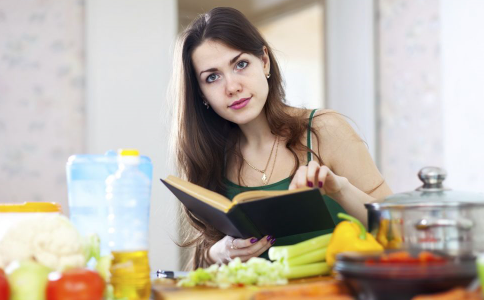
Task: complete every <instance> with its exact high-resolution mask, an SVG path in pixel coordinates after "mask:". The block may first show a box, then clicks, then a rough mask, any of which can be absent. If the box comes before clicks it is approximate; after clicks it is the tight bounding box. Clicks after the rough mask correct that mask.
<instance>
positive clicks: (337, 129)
mask: <svg viewBox="0 0 484 300" xmlns="http://www.w3.org/2000/svg"><path fill="white" fill-rule="evenodd" d="M313 128H314V129H315V130H316V131H317V132H318V136H319V143H318V142H317V140H316V136H315V135H314V134H312V136H311V140H312V144H313V150H314V151H315V152H316V153H318V155H319V156H320V157H321V158H322V160H323V166H320V165H319V164H318V163H317V162H316V161H314V160H313V161H312V162H311V163H310V164H309V165H308V166H307V167H306V166H304V167H300V168H299V169H298V171H297V172H296V174H295V176H294V178H293V180H292V182H291V185H290V189H291V188H297V187H300V186H306V185H309V186H311V185H313V186H315V187H316V186H319V187H320V189H321V193H323V194H327V195H328V196H330V197H331V198H332V199H334V200H335V201H337V202H338V203H339V204H340V205H341V206H342V207H343V208H344V209H345V210H346V211H347V212H348V213H349V214H351V215H353V216H355V217H357V218H358V219H359V220H361V221H362V222H363V223H364V224H367V211H366V208H365V207H364V204H365V203H369V202H375V201H377V200H378V199H380V198H383V197H385V196H387V195H390V194H392V191H391V190H390V188H389V187H388V185H387V184H386V182H385V181H384V179H383V177H382V176H381V174H380V172H379V171H378V169H377V167H376V165H375V163H374V162H373V160H372V158H371V156H370V154H369V152H368V149H367V145H366V143H365V142H364V141H363V140H362V139H361V138H360V137H359V136H358V135H357V134H356V132H355V131H354V130H353V128H352V127H351V125H350V124H348V122H346V120H345V119H344V117H343V116H341V115H340V114H338V113H336V112H333V111H328V110H326V111H321V112H319V113H318V114H317V115H316V117H315V118H314V120H313ZM318 145H319V147H318ZM321 184H322V188H321V186H320V185H321Z"/></svg>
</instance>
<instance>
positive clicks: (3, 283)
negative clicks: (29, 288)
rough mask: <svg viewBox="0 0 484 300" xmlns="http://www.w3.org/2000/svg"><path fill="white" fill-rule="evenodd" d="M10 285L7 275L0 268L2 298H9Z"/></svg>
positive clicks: (0, 292)
mask: <svg viewBox="0 0 484 300" xmlns="http://www.w3.org/2000/svg"><path fill="white" fill-rule="evenodd" d="M9 297H10V287H9V286H8V281H7V275H5V272H4V271H3V270H2V269H0V299H9Z"/></svg>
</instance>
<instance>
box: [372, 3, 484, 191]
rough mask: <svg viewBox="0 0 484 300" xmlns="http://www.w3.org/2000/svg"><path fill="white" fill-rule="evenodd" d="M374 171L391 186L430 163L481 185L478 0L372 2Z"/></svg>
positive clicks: (482, 46) (455, 180)
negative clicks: (376, 96) (376, 93)
mask: <svg viewBox="0 0 484 300" xmlns="http://www.w3.org/2000/svg"><path fill="white" fill-rule="evenodd" d="M378 3H379V7H378V9H379V12H380V18H379V19H378V20H377V21H378V23H379V25H378V34H379V40H378V41H379V56H378V57H379V58H378V66H379V68H378V70H379V76H378V77H379V81H378V84H379V90H380V96H381V98H380V110H379V118H380V120H381V124H380V127H379V129H380V131H379V133H380V144H379V146H380V149H381V150H380V151H381V158H380V161H381V164H380V167H381V168H380V170H381V171H382V172H383V174H384V176H385V178H386V179H387V181H388V183H389V184H390V186H391V187H392V188H393V190H394V191H395V192H403V191H408V190H413V189H415V188H417V187H419V186H420V185H421V184H422V183H421V182H420V181H419V180H418V178H417V173H418V171H419V170H420V169H421V168H422V167H425V166H429V165H436V166H439V167H443V168H444V169H446V170H447V172H448V179H447V180H446V181H445V185H446V186H448V187H450V188H452V189H455V190H471V191H479V192H483V191H484V174H483V172H482V169H483V167H484V156H483V155H482V153H483V152H484V142H483V139H482V138H481V135H482V132H483V130H484V118H482V113H481V112H482V111H483V110H484V101H483V100H484V85H483V84H482V82H483V78H484V56H483V55H482V53H484V35H483V34H482V32H481V31H482V30H481V29H482V28H484V19H483V18H482V15H483V14H484V2H482V1H480V0H465V1H452V0H440V1H439V0H426V1H405V0H379V1H378Z"/></svg>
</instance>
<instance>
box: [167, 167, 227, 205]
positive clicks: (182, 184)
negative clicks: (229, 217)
mask: <svg viewBox="0 0 484 300" xmlns="http://www.w3.org/2000/svg"><path fill="white" fill-rule="evenodd" d="M165 181H166V182H168V183H169V184H171V185H172V186H174V187H176V188H177V189H179V190H181V191H183V192H185V193H187V194H189V195H190V196H192V197H195V198H197V199H198V200H200V201H202V202H205V203H207V204H208V205H210V206H213V207H214V208H216V209H219V210H222V211H224V212H227V211H228V210H229V209H230V208H231V207H232V202H231V201H230V200H229V199H228V198H226V197H224V196H222V195H220V194H218V193H216V192H213V191H211V190H208V189H206V188H203V187H201V186H199V185H196V184H193V183H191V182H188V181H186V180H183V179H180V178H178V177H175V176H173V175H169V176H168V177H167V178H166V180H165Z"/></svg>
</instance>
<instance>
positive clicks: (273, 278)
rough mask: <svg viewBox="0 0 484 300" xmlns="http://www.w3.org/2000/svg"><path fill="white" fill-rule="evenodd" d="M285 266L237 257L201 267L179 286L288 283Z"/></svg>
mask: <svg viewBox="0 0 484 300" xmlns="http://www.w3.org/2000/svg"><path fill="white" fill-rule="evenodd" d="M286 283H287V279H286V277H285V275H284V268H283V266H282V264H280V263H278V262H270V261H268V260H265V259H263V258H259V257H253V258H251V259H249V261H247V262H246V263H242V262H241V260H240V258H238V257H237V258H235V259H234V260H232V261H231V262H229V263H228V264H226V265H221V266H218V265H216V264H214V265H212V266H210V267H208V268H205V269H203V268H199V269H197V270H195V271H192V272H190V273H188V275H187V277H185V278H184V279H182V280H180V282H178V285H179V286H183V287H194V286H197V285H205V286H212V287H220V288H228V287H231V286H245V285H258V286H264V285H281V284H286Z"/></svg>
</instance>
